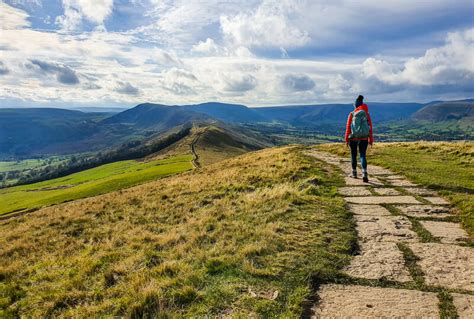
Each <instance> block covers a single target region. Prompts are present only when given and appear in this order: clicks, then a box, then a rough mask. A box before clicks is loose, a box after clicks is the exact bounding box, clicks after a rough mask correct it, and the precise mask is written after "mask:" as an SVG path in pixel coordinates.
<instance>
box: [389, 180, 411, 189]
mask: <svg viewBox="0 0 474 319" xmlns="http://www.w3.org/2000/svg"><path fill="white" fill-rule="evenodd" d="M388 183H389V184H390V185H393V186H401V187H407V186H418V185H416V184H414V183H412V182H410V181H409V180H407V179H391V180H389V181H388Z"/></svg>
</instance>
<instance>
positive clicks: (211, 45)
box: [192, 38, 220, 55]
mask: <svg viewBox="0 0 474 319" xmlns="http://www.w3.org/2000/svg"><path fill="white" fill-rule="evenodd" d="M192 51H194V52H200V53H207V54H211V55H212V54H217V53H218V52H219V51H220V49H219V46H218V45H217V44H216V43H215V42H214V40H213V39H211V38H207V39H206V41H199V43H198V44H195V45H193V47H192Z"/></svg>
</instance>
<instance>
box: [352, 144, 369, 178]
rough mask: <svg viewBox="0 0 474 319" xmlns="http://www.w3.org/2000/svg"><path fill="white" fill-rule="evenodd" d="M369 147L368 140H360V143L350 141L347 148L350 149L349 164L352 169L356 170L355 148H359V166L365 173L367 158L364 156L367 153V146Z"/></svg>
mask: <svg viewBox="0 0 474 319" xmlns="http://www.w3.org/2000/svg"><path fill="white" fill-rule="evenodd" d="M368 145H369V141H368V140H360V141H350V142H349V146H350V147H351V163H352V169H354V170H355V169H356V168H357V147H359V153H360V164H361V165H362V169H364V170H365V171H366V170H367V158H366V157H365V154H366V153H367V146H368Z"/></svg>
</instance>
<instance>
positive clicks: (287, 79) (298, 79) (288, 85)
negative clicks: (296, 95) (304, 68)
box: [281, 74, 315, 91]
mask: <svg viewBox="0 0 474 319" xmlns="http://www.w3.org/2000/svg"><path fill="white" fill-rule="evenodd" d="M281 84H282V86H283V88H285V89H287V90H289V91H309V90H311V89H313V88H314V86H315V83H314V81H313V80H312V79H311V78H310V77H309V76H307V75H306V74H287V75H285V76H284V77H283V78H282V79H281Z"/></svg>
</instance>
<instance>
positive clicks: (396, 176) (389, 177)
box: [384, 175, 405, 179]
mask: <svg viewBox="0 0 474 319" xmlns="http://www.w3.org/2000/svg"><path fill="white" fill-rule="evenodd" d="M384 178H385V179H405V176H402V175H388V176H384Z"/></svg>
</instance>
